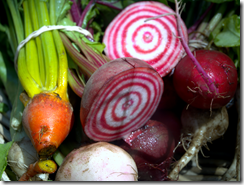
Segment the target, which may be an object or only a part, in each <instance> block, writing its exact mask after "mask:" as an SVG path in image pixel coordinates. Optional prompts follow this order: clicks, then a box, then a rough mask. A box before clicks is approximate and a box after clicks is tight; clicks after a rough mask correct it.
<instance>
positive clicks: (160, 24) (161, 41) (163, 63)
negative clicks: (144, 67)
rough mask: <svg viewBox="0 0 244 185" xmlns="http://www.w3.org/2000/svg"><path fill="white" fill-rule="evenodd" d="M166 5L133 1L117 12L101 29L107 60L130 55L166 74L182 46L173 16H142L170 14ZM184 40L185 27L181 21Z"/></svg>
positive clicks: (175, 61)
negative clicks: (152, 18) (105, 26)
mask: <svg viewBox="0 0 244 185" xmlns="http://www.w3.org/2000/svg"><path fill="white" fill-rule="evenodd" d="M174 13H175V12H174V11H173V10H172V9H171V8H169V7H168V6H166V5H164V4H162V3H159V2H153V1H143V2H137V3H133V4H131V5H129V6H128V7H126V8H125V9H124V10H123V11H121V12H120V13H119V14H118V15H117V16H116V17H115V18H114V19H113V21H112V22H111V23H110V24H109V26H108V27H107V28H106V30H105V34H104V38H103V42H104V43H105V45H106V48H105V50H104V51H105V53H106V55H107V56H108V57H109V58H110V59H112V60H113V59H116V58H120V57H133V58H138V59H141V60H144V61H145V62H147V63H148V64H150V65H151V66H152V67H153V68H155V69H156V70H157V71H158V73H159V74H160V76H161V77H163V76H166V75H167V74H168V73H169V72H170V71H171V70H172V69H173V68H174V67H175V66H176V65H177V63H178V61H179V60H180V59H181V57H182V55H183V53H184V49H183V47H182V45H181V43H180V40H179V38H178V37H177V36H178V32H177V24H176V19H175V16H174V15H165V16H163V17H161V18H157V19H154V20H149V21H147V22H145V20H146V19H148V18H151V17H155V16H159V15H162V14H174ZM181 27H182V30H183V34H184V36H185V39H186V40H188V36H187V28H186V26H185V24H184V22H183V21H182V20H181Z"/></svg>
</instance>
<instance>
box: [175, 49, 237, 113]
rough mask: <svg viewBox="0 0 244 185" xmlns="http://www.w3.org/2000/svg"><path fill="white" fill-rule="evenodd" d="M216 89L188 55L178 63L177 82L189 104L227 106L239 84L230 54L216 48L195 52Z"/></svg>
mask: <svg viewBox="0 0 244 185" xmlns="http://www.w3.org/2000/svg"><path fill="white" fill-rule="evenodd" d="M193 54H194V56H195V57H196V59H197V61H198V62H199V63H200V65H201V66H202V68H203V69H204V71H205V72H206V73H207V75H208V77H209V78H210V79H211V80H212V81H213V83H214V86H215V87H216V92H212V91H210V89H209V86H208V85H207V84H206V82H205V81H204V79H203V78H202V75H201V74H200V73H199V72H198V70H197V69H196V68H195V65H194V64H193V62H192V61H191V59H190V58H189V56H188V55H186V56H185V57H184V58H183V59H182V60H181V61H180V62H179V63H178V65H177V66H176V68H175V71H174V75H173V82H174V87H175V89H176V92H177V93H178V95H179V96H180V97H181V98H182V99H183V100H184V101H185V102H186V103H188V104H190V105H191V106H193V107H196V108H200V109H217V108H220V107H222V106H225V105H226V104H227V103H228V102H229V101H230V100H231V99H232V98H233V96H234V94H235V91H236V88H237V83H238V81H237V70H236V67H235V65H234V63H233V61H232V60H231V59H230V57H228V56H227V55H226V54H224V53H221V52H219V51H212V50H197V51H194V52H193Z"/></svg>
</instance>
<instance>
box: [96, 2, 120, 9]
mask: <svg viewBox="0 0 244 185" xmlns="http://www.w3.org/2000/svg"><path fill="white" fill-rule="evenodd" d="M97 4H101V5H105V6H107V7H109V8H113V9H115V10H118V11H122V9H121V8H118V7H116V6H114V5H112V3H106V2H103V1H101V0H99V1H97Z"/></svg>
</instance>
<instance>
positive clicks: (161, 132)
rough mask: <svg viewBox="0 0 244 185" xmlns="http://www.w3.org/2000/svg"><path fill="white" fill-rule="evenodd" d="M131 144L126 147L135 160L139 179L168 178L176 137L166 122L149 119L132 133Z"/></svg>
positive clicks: (123, 146) (156, 179)
mask: <svg viewBox="0 0 244 185" xmlns="http://www.w3.org/2000/svg"><path fill="white" fill-rule="evenodd" d="M130 138H131V141H130V146H129V145H128V144H126V145H125V144H123V145H122V146H121V147H122V148H124V149H125V150H126V151H127V152H128V153H129V154H130V155H131V156H132V157H133V159H134V160H135V162H136V165H137V168H138V176H139V180H142V181H148V180H150V181H163V180H166V179H167V175H168V170H169V166H170V163H171V160H172V157H173V150H174V147H175V139H174V136H173V134H172V130H170V129H169V128H168V126H167V124H166V123H165V122H162V123H161V122H158V121H155V120H149V121H148V122H147V123H146V124H145V125H144V126H143V127H142V128H140V129H138V130H137V131H135V132H132V134H131V135H130Z"/></svg>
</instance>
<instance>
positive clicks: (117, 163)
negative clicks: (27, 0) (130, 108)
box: [55, 142, 138, 181]
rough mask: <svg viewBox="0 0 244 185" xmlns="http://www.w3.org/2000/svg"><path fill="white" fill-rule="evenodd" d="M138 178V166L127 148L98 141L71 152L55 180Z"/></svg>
mask: <svg viewBox="0 0 244 185" xmlns="http://www.w3.org/2000/svg"><path fill="white" fill-rule="evenodd" d="M137 178H138V177H137V166H136V164H135V162H134V160H133V158H132V157H131V156H130V155H129V154H128V153H127V152H126V151H125V150H123V149H122V148H120V147H118V146H116V145H113V144H110V143H106V142H97V143H93V144H90V145H87V146H83V147H81V148H78V149H75V150H73V151H72V152H71V153H69V154H68V155H67V156H66V158H65V159H64V161H63V163H62V165H61V166H60V167H59V169H58V171H57V174H56V178H55V181H137Z"/></svg>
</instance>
